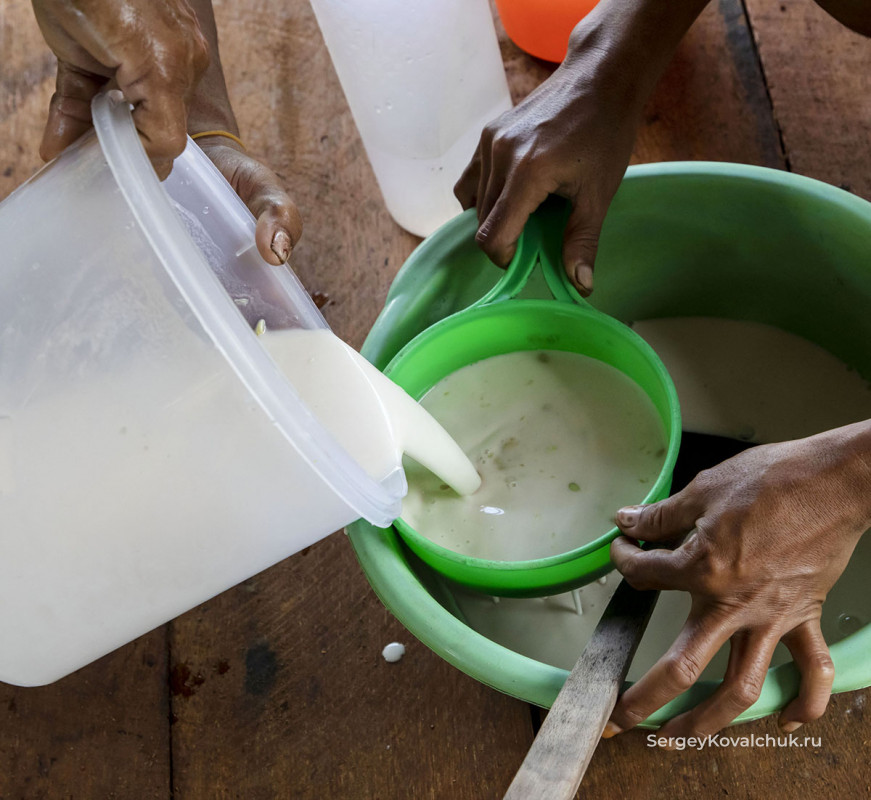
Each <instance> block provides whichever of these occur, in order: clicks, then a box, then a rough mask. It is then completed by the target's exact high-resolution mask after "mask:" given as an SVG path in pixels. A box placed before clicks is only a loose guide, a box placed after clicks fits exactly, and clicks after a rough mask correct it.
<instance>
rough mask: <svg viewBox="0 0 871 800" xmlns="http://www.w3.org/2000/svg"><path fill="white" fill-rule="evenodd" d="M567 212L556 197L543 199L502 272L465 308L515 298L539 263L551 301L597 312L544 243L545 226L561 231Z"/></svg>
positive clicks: (567, 209) (564, 203) (562, 202)
mask: <svg viewBox="0 0 871 800" xmlns="http://www.w3.org/2000/svg"><path fill="white" fill-rule="evenodd" d="M568 211H569V206H568V203H566V202H565V201H562V200H560V199H559V198H551V199H549V200H547V201H545V203H543V204H542V207H541V209H540V210H539V211H538V212H536V213H535V214H532V215H531V216H530V217H529V220H528V221H527V223H526V225H525V227H524V229H523V232H522V233H521V234H520V238H519V239H518V240H517V249H516V250H515V252H514V256H513V257H512V259H511V262H510V263H509V264H508V267H507V268H506V269H505V274H504V275H503V276H502V277H501V278H500V279H499V280H498V281H497V282H496V285H495V286H493V288H492V289H490V291H488V292H487V293H486V294H485V295H484V296H483V297H481V299H480V300H477V301H476V302H474V303H472V305H470V306H468V308H479V307H481V306H487V305H491V304H492V303H501V302H504V301H506V300H512V299H514V298H516V297H517V295H519V294H520V292H521V291H523V288H524V287H525V286H526V284H527V282H528V281H529V278H530V276H531V275H532V274H533V272H535V267H536V265H539V266H540V267H541V272H542V275H543V276H544V280H545V283H546V284H547V288H548V289H550V293H551V294H552V295H553V299H554V300H556V301H557V302H559V303H568V304H569V305H577V306H581V307H582V308H584V309H585V310H587V311H590V312H594V313H601V312H597V311H596V309H594V308H593V307H592V306H591V305H590V304H589V303H588V302H587V301H586V300H585V299H584V298H583V297H581V295H580V294H579V293H578V291H577V289H575V287H574V286H572V284H571V282H570V281H569V277H568V275H567V274H566V271H565V268H564V267H563V263H562V257H561V256H560V255H558V254H552V253H550V252H549V250H548V248H547V247H546V246H545V242H546V241H547V237H546V235H545V230H544V229H545V227H551V226H556V227H559V229H560V230H562V228H563V227H564V226H565V219H566V217H567V215H568ZM542 212H544V213H542ZM561 239H562V237H561V236H560V237H559V240H560V241H561Z"/></svg>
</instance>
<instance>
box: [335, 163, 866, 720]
mask: <svg viewBox="0 0 871 800" xmlns="http://www.w3.org/2000/svg"><path fill="white" fill-rule="evenodd" d="M662 176H670V177H679V178H683V179H687V178H729V179H736V180H738V181H740V182H745V183H747V184H750V185H752V184H763V185H777V186H780V187H788V188H790V189H793V190H796V191H799V192H801V193H802V194H805V195H811V196H814V197H815V198H817V199H820V200H822V201H824V202H827V203H834V204H836V205H838V206H840V207H842V208H844V209H845V210H846V211H848V212H849V213H851V214H854V215H856V216H857V217H859V218H861V219H863V220H864V221H865V222H866V223H868V224H871V203H869V202H868V201H865V200H863V199H862V198H859V197H856V196H855V195H852V194H850V193H848V192H846V191H844V190H842V189H838V188H836V187H834V186H830V185H828V184H825V183H823V182H821V181H818V180H816V179H814V178H809V177H807V176H804V175H798V174H796V173H789V172H783V171H781V170H775V169H771V168H769V167H758V166H755V165H748V164H737V163H731V162H712V161H672V162H657V163H651V164H642V165H633V166H630V167H629V168H628V170H627V172H626V179H628V180H629V181H631V182H635V181H646V180H651V179H657V178H659V177H662ZM474 222H475V218H474V209H471V210H470V211H467V212H464V213H463V214H460V215H458V216H457V217H455V218H454V219H453V220H451V221H450V222H448V223H446V225H445V226H443V228H445V229H448V230H449V231H451V232H453V231H455V229H457V230H463V229H464V228H469V229H470V230H472V229H473V228H474V227H475V225H474ZM446 239H447V237H446V236H442V237H441V238H439V237H430V238H428V239H426V240H424V242H423V243H422V244H421V245H419V246H418V248H417V249H416V250H415V254H417V253H419V252H421V251H423V252H425V253H427V254H428V253H429V252H430V251H432V252H438V250H439V248H440V247H443V246H445V241H446ZM415 254H413V255H412V257H410V258H409V259H408V260H407V261H406V263H405V264H404V265H403V266H402V268H401V269H400V271H399V273H397V276H396V279H394V283H393V285H392V286H391V289H390V292H388V296H387V300H388V302H390V301H391V299H392V298H393V297H394V295H393V294H391V293H392V292H393V289H394V287H395V286H396V283H397V280H398V279H399V278H400V277H401V276H402V274H403V273H405V274H411V273H412V271H413V269H412V268H413V267H414V262H413V260H412V259H413V258H414V255H415ZM372 341H373V340H372V339H371V337H369V338H367V341H366V343H364V345H363V348H362V352H363V353H364V354H366V353H367V351H368V355H369V357H370V358H377V355H378V353H377V351H375V352H372V348H371V347H369V346H367V345H369V344H371V343H372ZM375 346H376V347H377V342H376V343H375ZM348 536H349V540H350V542H351V545H352V547H353V548H354V550H355V553H356V555H357V558H358V560H359V561H360V564H361V567H362V569H363V572H364V574H365V575H366V577H367V580H368V581H369V583H370V585H371V586H372V589H373V591H374V592H375V593H376V595H377V596H378V597H379V599H380V600H381V602H382V603H383V604H384V605H385V606H386V607H387V608H388V609H389V610H390V611H391V613H393V614H394V615H395V616H396V617H397V618H398V619H399V621H400V622H401V623H402V624H403V625H404V626H405V627H406V628H407V629H408V630H409V631H410V632H411V633H412V634H413V635H414V636H415V637H417V638H418V639H419V640H420V641H421V642H422V643H423V644H425V645H426V646H427V647H429V648H430V649H432V650H433V651H434V652H435V653H436V654H437V655H439V656H440V657H441V658H443V659H445V660H446V661H447V662H448V663H450V664H452V665H453V666H455V667H457V668H458V669H460V670H461V671H463V672H465V673H466V674H467V675H469V676H471V677H472V678H474V679H475V680H478V681H479V682H481V683H483V684H485V685H487V686H490V687H492V688H494V689H496V690H498V691H500V692H503V693H505V694H508V695H511V696H513V697H517V698H519V699H522V700H524V701H526V702H531V703H535V704H537V705H540V706H542V707H545V708H547V707H549V706H550V704H551V703H552V701H553V698H554V697H555V696H556V694H557V692H558V691H559V689H560V688H561V686H562V685H563V683H564V682H565V679H566V678H567V677H568V674H569V673H568V670H565V669H563V668H561V667H556V666H554V665H552V664H548V663H546V662H543V661H538V660H537V659H534V658H530V657H529V656H525V655H523V654H521V653H518V652H517V651H516V650H512V649H510V648H508V647H505V646H504V645H501V644H499V643H498V642H496V641H494V640H493V639H490V638H488V637H486V636H484V635H483V634H481V633H479V632H478V631H476V630H475V629H474V628H472V627H471V626H469V625H468V624H466V623H465V622H464V621H462V620H461V619H459V618H458V617H456V616H455V615H454V614H452V613H451V612H450V611H449V610H448V609H447V608H445V607H444V606H443V605H442V604H441V603H440V602H439V601H438V600H437V599H436V597H435V596H434V595H433V594H432V593H431V592H430V591H429V590H428V588H427V587H426V586H425V585H424V584H423V583H422V582H421V580H420V578H419V576H418V575H417V573H416V572H414V570H413V569H412V567H411V565H410V563H409V562H408V559H407V558H406V556H405V554H404V553H403V552H402V548H401V541H402V540H401V539H400V537H399V535H398V534H397V533H396V532H395V531H393V530H392V529H387V530H381V531H377V530H374V529H371V528H370V527H369V526H367V525H366V524H365V523H363V522H356V523H354V524H352V525H350V526H349V527H348ZM412 597H413V598H414V602H409V598H412ZM829 649H830V652H831V655H832V659H833V661H834V662H835V665H836V672H835V681H834V685H833V692H846V691H851V690H854V689H860V688H864V687H867V686H871V673H866V675H865V676H864V677H862V676H860V675H858V670H857V668H855V666H854V664H855V662H856V660H855V659H854V661H853V662H851V664H850V665H847V666H846V668H845V669H842V668H841V666H840V664H839V662H840V661H841V659H842V653H845V651H860V652H862V653H867V652H868V651H869V650H871V623H869V624H868V625H866V626H865V627H864V628H862V629H861V630H859V631H857V632H856V633H854V634H851V635H850V636H848V637H846V638H845V639H843V640H842V641H840V642H837V643H835V644H833V645H831V646H830V648H829ZM791 669H792V670H793V671H794V667H792V664H791V663H786V664H782V665H780V666H778V667H774V668H770V669H769V671H768V674H767V676H766V680H765V683H764V684H763V692H762V695H761V696H760V698H759V700H757V701H756V703H754V704H753V706H751V707H750V708H749V709H748V710H747V711H745V712H744V713H742V714H741V715H739V716H738V717H736V719H735V720H734V723H740V722H747V721H750V720H754V719H758V718H760V717H764V716H767V715H769V714H772V713H774V712H776V711H777V710H778V709H781V708H783V706H784V705H785V703H786V702H787V701H788V700H789V699H790V698H791V697H792V696H794V687H792V688H791V686H790V684H791V681H790V677H789V676H790V670H791ZM719 683H720V682H719V681H700V682H698V683H697V685H699V686H701V687H703V688H705V689H708V690H711V689H713V688H715V687H716V686H718V685H719ZM682 697H683V696H681V697H679V698H677V699H676V700H674V701H672V703H670V704H668V705H666V706H664V707H662V708H661V709H659V710H658V711H656V712H654V713H653V714H651V715H650V716H649V717H648V718H647V720H645V721H644V722H642V723H640V724H639V726H638V727H639V728H647V729H654V728H657V727H659V726H660V725H663V724H664V723H665V722H666V721H668V720H669V719H671V718H672V717H673V716H675V715H676V714H677V713H681V712H683V711H686V710H688V708H689V707H691V705H692V704H691V703H687V702H682ZM672 706H673V707H672Z"/></svg>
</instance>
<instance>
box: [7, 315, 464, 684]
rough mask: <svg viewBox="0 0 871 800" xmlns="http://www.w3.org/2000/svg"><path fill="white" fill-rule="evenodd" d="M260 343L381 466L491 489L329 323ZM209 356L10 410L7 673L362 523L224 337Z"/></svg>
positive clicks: (187, 602)
mask: <svg viewBox="0 0 871 800" xmlns="http://www.w3.org/2000/svg"><path fill="white" fill-rule="evenodd" d="M198 341H199V340H198ZM261 341H262V342H263V344H264V345H266V346H267V347H268V348H269V350H270V352H272V353H273V355H274V356H275V359H276V361H277V362H278V365H279V366H280V368H281V369H283V370H284V371H285V372H286V374H287V375H288V377H289V379H290V380H291V382H292V383H293V384H294V385H295V387H296V389H297V391H298V392H299V394H300V395H301V396H302V397H303V400H304V401H305V402H306V403H308V404H309V406H310V407H311V409H312V411H313V413H314V415H315V416H316V417H317V419H318V420H319V421H320V422H321V423H322V425H323V427H324V428H325V429H326V430H327V431H330V432H332V433H333V435H334V437H335V438H336V439H337V440H338V442H339V443H340V444H341V445H343V446H344V447H345V448H346V449H347V451H348V452H349V453H350V455H351V456H352V457H354V458H355V459H357V460H358V461H359V463H360V464H361V466H362V467H363V468H364V469H365V470H366V471H367V473H368V474H369V475H370V476H371V477H372V478H374V479H375V480H381V479H382V478H384V477H385V476H387V475H390V474H391V473H392V472H394V471H395V470H397V469H399V467H400V465H401V454H402V451H403V448H407V449H408V450H409V451H410V452H415V453H417V454H418V457H419V458H420V459H421V460H423V461H426V462H427V463H428V464H431V465H432V467H433V468H434V469H436V470H437V471H438V472H439V473H440V475H441V478H440V479H441V480H442V481H445V482H447V483H450V484H451V485H453V486H455V487H456V489H457V490H458V491H461V492H472V491H474V490H475V489H476V488H477V487H478V484H479V480H480V479H479V478H478V475H477V473H476V472H475V469H474V466H472V465H471V464H470V463H469V461H468V459H467V458H466V457H465V455H464V454H463V452H462V450H460V448H459V447H458V446H457V445H455V444H454V443H453V441H452V440H451V439H450V437H449V436H448V435H447V434H446V433H445V432H444V431H443V430H442V429H441V428H440V427H439V426H438V425H437V424H436V423H435V422H434V421H433V420H432V419H431V418H430V417H429V415H428V414H427V413H426V412H425V411H424V410H423V409H421V408H420V407H419V406H418V404H417V403H415V402H414V401H413V400H411V399H410V398H409V397H408V396H407V395H406V394H405V393H404V392H402V390H400V389H398V387H396V386H395V385H394V384H392V383H391V382H390V381H389V380H388V379H387V378H385V377H384V376H383V375H381V373H380V372H378V371H377V370H375V369H374V367H372V366H371V365H369V364H368V362H366V361H365V359H363V358H362V356H360V355H359V354H357V353H355V352H354V351H353V350H351V348H349V347H347V346H346V345H344V344H343V343H342V342H341V341H340V340H339V339H338V338H336V337H335V336H334V335H333V334H332V333H330V332H329V331H327V330H322V331H307V330H291V331H284V332H267V333H265V334H264V335H263V336H262V337H261ZM198 356H199V360H198V361H197V362H195V364H196V368H194V369H192V367H191V363H190V362H185V363H182V362H179V361H174V360H172V359H166V360H160V361H158V360H156V359H131V360H129V361H128V362H123V363H121V364H120V365H119V367H118V369H117V370H115V371H114V372H112V373H111V374H109V373H107V372H105V371H103V372H101V373H99V374H95V375H86V377H85V378H83V379H81V380H76V381H74V380H68V381H67V382H66V384H65V385H64V387H63V389H62V390H53V391H42V392H41V393H39V392H33V393H32V395H31V397H29V398H27V399H26V400H25V401H23V402H20V403H19V404H18V406H17V407H16V408H15V410H14V411H13V412H11V413H10V412H9V411H7V410H6V409H5V408H0V522H2V525H0V553H2V558H0V641H2V642H3V643H4V646H3V647H2V648H0V680H2V681H8V682H12V683H18V684H22V685H34V684H40V683H46V682H50V681H52V680H56V679H57V678H59V677H61V676H62V675H64V674H67V673H68V672H70V671H72V670H73V669H76V668H78V667H80V666H82V665H83V664H86V663H88V662H89V661H92V660H94V659H95V658H98V657H100V656H102V655H104V654H105V653H106V652H108V651H109V650H111V649H114V648H115V647H117V646H119V645H121V644H123V643H125V642H127V641H130V640H131V639H133V638H135V637H136V636H139V635H140V634H142V633H144V632H145V631H147V630H149V629H151V628H153V627H155V626H156V625H160V624H162V623H164V622H165V621H166V620H168V619H171V618H172V617H174V616H177V615H178V614H180V613H182V612H184V611H187V610H188V609H190V608H191V607H193V606H194V605H196V604H198V603H200V602H202V601H203V600H205V599H206V598H208V597H211V596H213V595H215V594H217V593H219V592H221V591H224V590H225V589H227V588H229V587H230V586H232V585H233V584H235V583H237V582H239V581H240V580H244V579H245V578H248V577H250V576H251V575H253V574H255V573H257V572H259V571H260V570H262V569H265V568H267V567H269V566H271V565H272V564H274V563H276V562H277V561H279V560H280V559H282V558H284V557H286V556H287V555H289V554H290V553H293V552H296V551H297V550H299V549H301V548H303V547H306V546H308V545H310V544H312V543H313V542H314V541H317V540H318V539H320V538H322V537H323V536H324V535H326V534H327V533H329V532H331V531H334V530H336V529H337V528H339V527H341V526H342V525H344V524H346V523H347V522H348V521H350V520H351V519H353V517H352V516H348V514H349V513H350V514H353V509H350V508H349V507H348V506H347V505H346V504H345V503H344V502H343V501H342V500H341V499H340V498H339V497H338V495H337V494H336V493H335V492H334V491H333V490H332V489H331V488H330V487H329V485H328V484H327V483H326V482H325V481H323V480H321V479H320V478H319V477H318V474H317V472H316V469H313V468H312V467H311V466H310V465H309V464H308V462H306V461H305V460H304V459H302V458H301V457H300V456H299V455H298V453H297V452H296V450H295V448H294V447H293V446H292V444H290V443H289V442H288V441H287V440H286V439H285V438H284V436H283V435H282V434H281V433H280V432H279V431H278V430H277V429H276V428H275V426H274V425H273V423H272V421H271V420H270V418H269V417H268V416H267V415H266V414H265V413H264V412H263V409H262V408H261V407H260V406H259V404H258V403H257V402H256V401H255V400H254V398H253V397H252V396H251V395H250V393H248V392H247V390H245V388H244V387H243V386H242V384H241V383H240V381H239V380H238V378H237V377H236V376H235V374H233V372H232V371H231V370H230V369H228V368H227V365H226V364H225V363H224V359H223V356H221V355H220V354H219V353H218V352H217V351H216V350H215V348H214V347H213V346H212V345H211V343H210V342H207V341H205V340H203V341H201V342H200V350H199V352H198ZM37 366H38V365H37ZM39 377H40V376H39V375H37V378H39ZM52 377H53V371H52V370H50V369H46V370H44V375H43V376H42V377H41V380H42V381H43V383H48V382H50V381H51V379H52ZM33 380H34V382H35V381H36V380H37V379H33ZM34 385H38V384H36V383H34ZM373 386H374V387H375V388H374V389H373ZM39 388H42V387H39ZM51 388H54V387H51ZM28 389H29V387H28V386H23V387H22V391H28ZM317 433H318V431H316V430H314V429H313V434H317ZM327 467H329V465H327ZM328 471H329V470H328V469H326V470H325V472H326V473H328Z"/></svg>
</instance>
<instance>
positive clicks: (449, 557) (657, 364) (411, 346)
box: [384, 223, 681, 589]
mask: <svg viewBox="0 0 871 800" xmlns="http://www.w3.org/2000/svg"><path fill="white" fill-rule="evenodd" d="M448 224H450V223H448ZM526 312H530V313H534V314H538V313H547V314H549V315H553V314H554V313H557V314H560V313H564V316H569V317H577V316H579V315H583V316H586V317H588V318H589V319H591V320H594V322H595V324H596V325H597V326H601V327H602V328H603V329H606V330H608V331H610V332H612V333H613V334H615V335H616V336H618V337H619V338H620V339H621V340H622V341H623V342H627V343H629V344H630V345H631V346H632V347H633V348H634V349H635V351H636V352H637V353H639V354H641V355H642V356H643V357H644V359H645V361H646V362H647V363H648V365H649V366H651V367H652V368H653V371H654V373H655V375H656V378H657V380H658V382H659V384H660V386H661V387H662V388H663V389H664V393H665V395H666V401H667V405H668V409H669V414H668V419H667V420H666V419H662V418H661V419H662V423H663V428H665V429H666V431H665V432H666V434H667V436H668V443H667V447H666V452H665V456H664V459H663V463H662V465H661V467H660V470H659V473H658V475H657V478H656V480H655V481H654V483H653V485H652V486H651V488H650V489H649V490H648V492H647V493H646V495H645V497H644V499H643V500H639V501H638V503H647V502H651V498H653V497H656V496H657V495H659V493H661V492H662V491H663V489H667V486H666V484H669V485H670V483H671V476H672V472H673V470H674V465H675V462H676V461H677V454H678V450H679V448H680V438H681V419H680V404H679V402H678V398H677V390H676V389H675V387H674V383H673V381H672V380H671V376H670V375H669V374H668V371H667V370H666V368H665V365H664V364H663V363H662V360H661V359H660V358H659V356H658V355H657V354H656V351H654V350H653V348H652V347H651V346H650V345H649V344H648V343H647V342H645V341H644V339H642V338H641V337H640V336H639V335H638V334H637V333H635V332H634V331H633V330H632V329H631V328H629V327H628V326H626V325H624V324H623V323H621V322H619V321H618V320H616V319H614V318H613V317H610V316H608V315H607V314H603V313H602V312H600V311H597V310H596V309H594V308H592V307H591V306H589V305H587V304H584V305H570V304H568V303H565V302H560V301H556V300H529V299H523V300H521V299H513V300H502V301H496V302H493V303H488V304H486V305H480V306H474V307H471V308H466V309H463V310H461V311H458V312H456V313H455V314H452V315H450V316H448V317H446V318H444V319H442V320H440V321H439V322H437V323H435V324H434V325H431V326H430V327H429V328H427V329H426V330H424V331H422V332H421V333H420V334H418V335H417V336H415V337H414V338H413V339H412V340H411V341H410V342H408V343H407V344H406V345H405V346H404V347H403V348H402V349H401V350H400V351H399V352H398V353H397V354H396V355H395V356H394V357H393V359H391V361H390V363H389V364H388V365H387V366H386V367H385V369H384V374H385V375H387V376H388V377H391V379H394V377H393V373H395V371H396V370H397V369H402V367H403V366H404V365H405V364H407V363H408V361H409V360H410V359H413V358H414V357H415V356H416V354H417V352H418V351H419V350H421V349H422V348H425V347H432V346H434V344H433V340H436V341H437V340H438V338H439V337H441V336H443V335H444V334H445V333H446V332H447V333H450V332H451V331H452V330H456V329H457V328H460V327H462V326H465V325H466V324H475V322H476V321H477V320H479V319H487V318H488V317H491V316H494V315H497V314H505V313H511V314H512V315H517V314H523V313H526ZM517 349H532V350H538V349H542V348H540V347H534V348H517ZM507 352H515V350H512V351H507ZM568 352H575V351H571V350H570V351H568ZM494 355H495V354H494ZM479 360H482V359H476V360H475V361H471V362H468V363H469V364H472V363H476V362H477V361H479ZM603 363H607V362H603ZM612 366H613V365H612ZM615 369H619V368H617V367H615ZM620 371H621V372H622V373H623V374H624V375H626V373H625V372H623V370H620ZM448 374H450V373H448ZM444 377H446V375H442V376H440V377H438V378H436V380H435V382H433V383H430V384H429V385H428V386H427V387H426V389H424V390H423V392H424V393H425V392H426V391H429V390H430V389H431V388H433V386H435V384H436V383H438V381H439V380H441V379H442V378H444ZM626 377H628V378H629V379H630V380H632V381H633V383H635V384H636V385H638V383H637V381H635V379H634V378H632V377H631V376H629V375H627V376H626ZM400 385H401V384H400ZM403 388H405V387H403ZM639 388H641V389H642V391H643V392H644V394H645V395H646V396H648V397H649V394H648V392H647V391H646V390H645V389H643V388H642V387H640V386H639ZM417 394H418V393H417V392H414V393H413V395H417ZM416 399H419V396H418V397H416ZM651 399H652V398H651ZM393 526H394V528H396V529H397V530H398V531H399V532H400V535H402V536H403V537H406V536H407V537H408V538H409V539H410V540H411V541H413V542H414V543H415V544H416V545H417V546H418V547H420V548H421V549H422V550H425V551H427V552H431V553H433V554H435V555H436V556H437V557H439V558H441V559H444V560H446V561H450V562H451V563H455V564H459V565H462V566H464V567H471V568H476V569H477V570H480V571H481V572H482V573H492V574H494V575H499V574H505V573H517V572H526V571H538V570H547V569H551V568H553V567H557V566H562V565H566V564H568V563H570V562H572V561H576V560H580V559H582V558H584V557H585V556H589V555H591V554H593V553H595V552H597V551H599V550H601V549H603V548H605V547H607V546H609V545H610V543H611V542H612V541H613V540H614V539H615V538H616V537H617V536H619V535H620V530H619V528H617V527H616V525H615V526H613V527H612V528H610V529H609V530H608V531H606V532H605V533H603V534H601V535H599V536H598V537H596V538H595V539H593V540H591V541H590V542H587V543H586V544H583V545H580V546H579V547H577V548H574V549H573V550H567V551H564V552H562V553H557V554H555V555H551V556H544V557H541V558H535V559H525V560H518V561H495V560H491V559H484V558H478V557H475V556H468V555H463V554H461V553H458V552H456V551H454V550H450V549H448V548H446V547H443V546H442V545H439V544H436V543H435V542H433V541H432V540H431V539H428V538H427V537H425V536H423V535H422V534H421V533H419V532H418V531H417V530H415V529H414V527H413V526H411V525H410V524H408V523H407V522H406V521H405V520H404V519H403V518H402V516H401V515H400V516H399V517H398V518H397V519H396V520H394V523H393ZM430 566H431V567H432V568H433V569H437V567H435V565H433V564H430ZM438 571H440V570H438ZM583 575H584V573H583V572H582V573H580V575H579V576H578V578H579V579H580V578H581V577H582V576H583ZM533 586H534V584H533V585H532V586H530V588H533ZM544 588H547V585H542V589H544Z"/></svg>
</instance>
